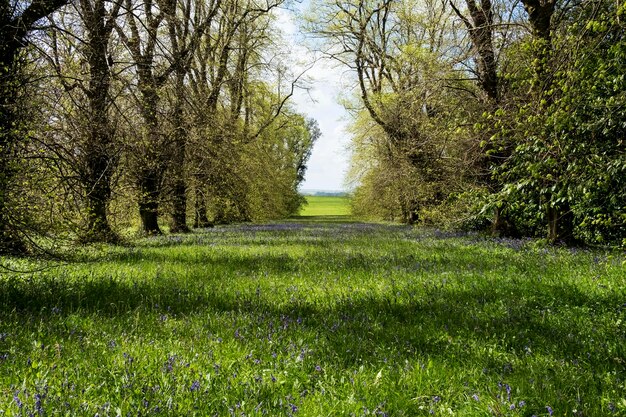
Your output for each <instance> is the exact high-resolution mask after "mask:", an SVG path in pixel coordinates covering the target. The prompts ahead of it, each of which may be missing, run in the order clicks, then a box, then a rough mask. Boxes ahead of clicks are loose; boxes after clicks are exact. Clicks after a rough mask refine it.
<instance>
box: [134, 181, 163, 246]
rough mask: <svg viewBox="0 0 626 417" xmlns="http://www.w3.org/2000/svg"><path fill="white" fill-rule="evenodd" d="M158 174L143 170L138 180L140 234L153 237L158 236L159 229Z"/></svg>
mask: <svg viewBox="0 0 626 417" xmlns="http://www.w3.org/2000/svg"><path fill="white" fill-rule="evenodd" d="M160 177H161V176H160V174H159V173H158V172H154V171H152V170H144V171H143V172H141V177H140V178H139V191H140V195H139V216H140V217H141V233H142V234H145V235H148V236H153V235H160V234H162V233H163V232H161V229H160V228H159V222H158V216H159V195H160V188H161V187H160Z"/></svg>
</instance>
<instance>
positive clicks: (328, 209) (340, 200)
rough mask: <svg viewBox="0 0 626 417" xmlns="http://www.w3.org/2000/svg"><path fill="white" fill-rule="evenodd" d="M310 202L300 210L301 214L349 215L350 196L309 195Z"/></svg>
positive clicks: (308, 200)
mask: <svg viewBox="0 0 626 417" xmlns="http://www.w3.org/2000/svg"><path fill="white" fill-rule="evenodd" d="M306 200H307V202H308V204H307V205H306V206H304V207H303V208H302V210H301V211H300V215H301V216H349V215H350V199H349V198H348V197H321V196H307V197H306Z"/></svg>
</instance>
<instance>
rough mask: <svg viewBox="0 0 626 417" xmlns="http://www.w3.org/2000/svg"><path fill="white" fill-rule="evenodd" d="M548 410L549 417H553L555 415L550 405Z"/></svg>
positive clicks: (547, 407)
mask: <svg viewBox="0 0 626 417" xmlns="http://www.w3.org/2000/svg"><path fill="white" fill-rule="evenodd" d="M546 410H548V415H552V414H553V413H554V411H553V410H552V407H550V406H549V405H546Z"/></svg>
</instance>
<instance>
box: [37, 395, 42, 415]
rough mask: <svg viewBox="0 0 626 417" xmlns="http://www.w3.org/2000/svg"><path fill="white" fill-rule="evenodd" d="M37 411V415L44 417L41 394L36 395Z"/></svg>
mask: <svg viewBox="0 0 626 417" xmlns="http://www.w3.org/2000/svg"><path fill="white" fill-rule="evenodd" d="M35 410H36V411H37V414H40V415H43V406H42V404H41V394H38V393H37V394H35Z"/></svg>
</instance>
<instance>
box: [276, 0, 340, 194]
mask: <svg viewBox="0 0 626 417" xmlns="http://www.w3.org/2000/svg"><path fill="white" fill-rule="evenodd" d="M278 24H279V27H280V28H281V30H282V31H283V33H284V36H285V38H286V42H287V44H288V45H289V46H290V47H291V51H290V52H291V55H292V56H293V57H294V58H295V59H297V60H298V61H299V62H300V63H299V64H298V65H299V66H301V67H302V68H306V67H308V66H309V65H307V64H310V63H312V62H315V64H314V65H313V67H312V68H311V69H310V70H308V71H307V73H306V76H307V78H308V81H309V82H308V83H307V85H308V87H309V88H308V91H307V90H303V89H298V90H296V91H295V93H294V96H293V98H292V104H293V105H294V106H295V108H296V110H297V111H298V112H299V113H302V114H304V115H306V116H307V117H311V118H313V119H315V120H317V122H318V123H319V127H320V130H321V131H322V136H321V137H320V138H319V139H318V141H317V142H316V143H315V146H314V147H313V152H312V154H311V158H310V159H309V162H308V164H307V171H306V176H305V179H304V182H303V184H302V185H301V186H300V189H302V190H329V191H330V190H345V189H346V186H345V184H344V178H345V174H346V171H347V169H348V162H349V155H350V152H349V151H348V144H349V142H350V139H349V135H348V133H347V132H346V131H345V130H346V127H347V124H348V119H349V116H348V113H347V112H346V110H345V109H344V108H343V106H341V105H340V104H338V96H339V94H340V92H341V91H342V89H343V88H345V86H343V85H342V81H344V80H345V79H346V77H347V76H346V74H345V69H343V68H341V67H338V66H337V65H336V64H335V63H333V62H330V61H328V60H317V61H315V55H314V53H313V52H311V51H309V50H308V49H307V48H306V46H305V45H304V41H303V38H304V35H303V34H301V33H300V31H299V28H298V24H297V22H296V16H295V13H294V12H293V11H290V10H286V9H280V10H278Z"/></svg>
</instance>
